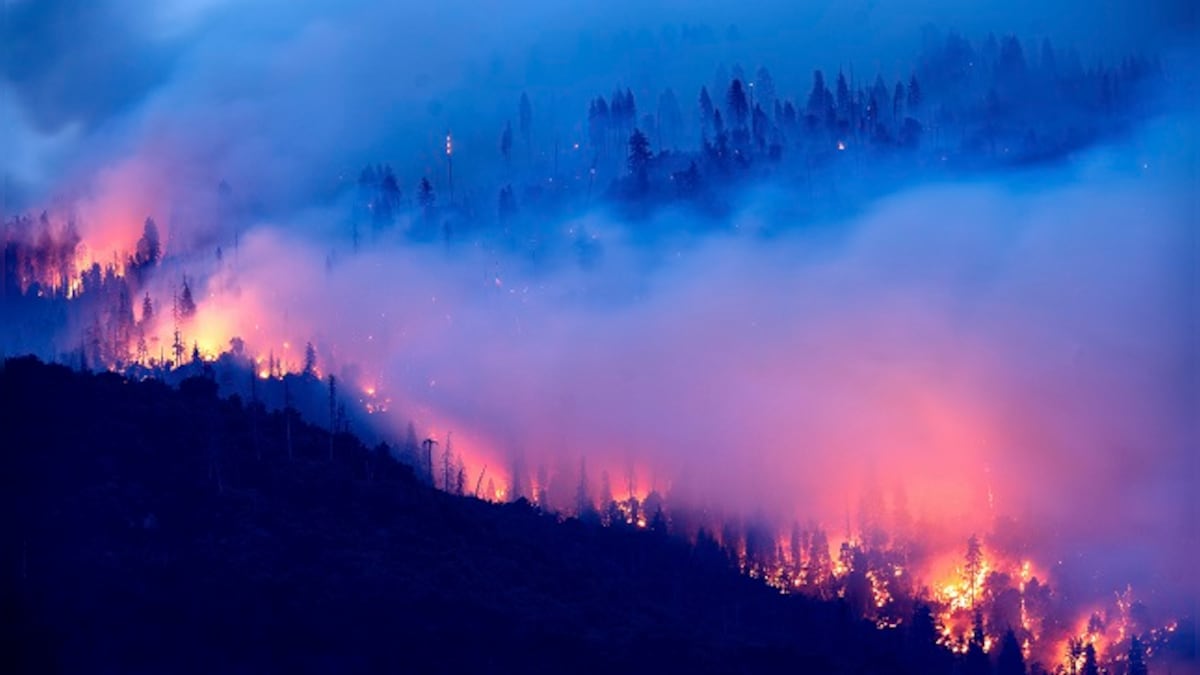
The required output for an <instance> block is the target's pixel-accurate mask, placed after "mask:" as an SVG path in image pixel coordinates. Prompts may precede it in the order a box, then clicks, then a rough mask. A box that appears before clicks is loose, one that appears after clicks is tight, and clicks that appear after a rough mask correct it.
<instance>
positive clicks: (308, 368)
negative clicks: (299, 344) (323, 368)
mask: <svg viewBox="0 0 1200 675" xmlns="http://www.w3.org/2000/svg"><path fill="white" fill-rule="evenodd" d="M316 369H317V349H316V347H313V343H311V342H306V343H305V344H304V369H303V370H302V371H301V373H303V374H304V375H315V374H316Z"/></svg>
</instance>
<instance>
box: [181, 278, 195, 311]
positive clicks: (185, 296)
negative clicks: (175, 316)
mask: <svg viewBox="0 0 1200 675" xmlns="http://www.w3.org/2000/svg"><path fill="white" fill-rule="evenodd" d="M195 315H196V301H195V300H194V299H193V298H192V288H191V286H189V285H188V282H187V279H186V278H185V279H184V280H183V290H182V291H180V293H179V318H180V319H183V320H185V321H186V320H187V319H190V318H192V317H193V316H195Z"/></svg>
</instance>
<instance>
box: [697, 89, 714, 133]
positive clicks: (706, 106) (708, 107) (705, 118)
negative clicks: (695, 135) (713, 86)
mask: <svg viewBox="0 0 1200 675" xmlns="http://www.w3.org/2000/svg"><path fill="white" fill-rule="evenodd" d="M712 132H713V102H712V98H711V97H710V96H709V95H708V87H700V133H701V134H702V135H705V136H707V135H708V134H709V133H712Z"/></svg>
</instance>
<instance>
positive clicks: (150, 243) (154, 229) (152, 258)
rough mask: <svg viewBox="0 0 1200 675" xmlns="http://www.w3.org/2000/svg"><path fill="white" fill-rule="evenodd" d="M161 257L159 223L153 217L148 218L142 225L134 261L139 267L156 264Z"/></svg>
mask: <svg viewBox="0 0 1200 675" xmlns="http://www.w3.org/2000/svg"><path fill="white" fill-rule="evenodd" d="M161 257H162V243H161V242H160V240H159V237H158V225H157V224H156V223H155V222H154V219H153V218H147V219H146V222H145V223H144V224H143V225H142V237H141V239H138V242H137V254H136V257H135V259H134V262H135V263H136V264H137V265H138V266H139V267H148V266H151V265H154V264H156V263H157V262H158V260H159V258H161Z"/></svg>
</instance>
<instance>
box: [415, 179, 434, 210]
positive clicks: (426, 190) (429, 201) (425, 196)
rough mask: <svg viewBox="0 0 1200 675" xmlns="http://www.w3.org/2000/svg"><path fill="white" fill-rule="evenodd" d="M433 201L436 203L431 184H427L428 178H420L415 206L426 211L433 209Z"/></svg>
mask: <svg viewBox="0 0 1200 675" xmlns="http://www.w3.org/2000/svg"><path fill="white" fill-rule="evenodd" d="M435 201H437V195H435V194H434V193H433V183H430V182H429V178H426V177H423V178H421V182H420V183H418V184H417V204H419V205H420V206H421V208H422V209H424V210H426V211H428V210H429V209H431V208H433V204H434V202H435Z"/></svg>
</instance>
